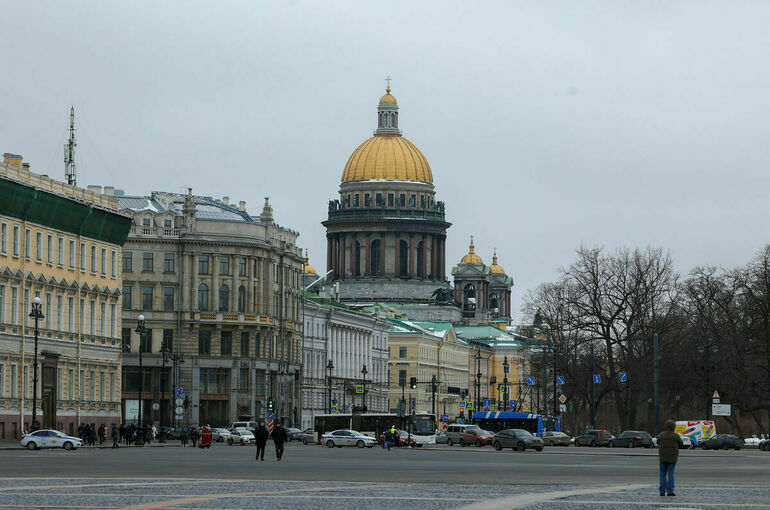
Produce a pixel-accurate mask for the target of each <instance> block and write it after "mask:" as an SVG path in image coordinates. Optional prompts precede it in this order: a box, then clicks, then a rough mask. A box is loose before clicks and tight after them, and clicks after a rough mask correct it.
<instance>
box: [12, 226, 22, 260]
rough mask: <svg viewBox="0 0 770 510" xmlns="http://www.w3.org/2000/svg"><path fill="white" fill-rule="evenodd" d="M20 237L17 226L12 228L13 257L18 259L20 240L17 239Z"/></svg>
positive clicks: (19, 228)
mask: <svg viewBox="0 0 770 510" xmlns="http://www.w3.org/2000/svg"><path fill="white" fill-rule="evenodd" d="M20 236H21V227H19V226H18V225H14V226H13V242H12V247H13V256H14V257H18V256H19V245H20V244H21V240H20V239H19V237H20Z"/></svg>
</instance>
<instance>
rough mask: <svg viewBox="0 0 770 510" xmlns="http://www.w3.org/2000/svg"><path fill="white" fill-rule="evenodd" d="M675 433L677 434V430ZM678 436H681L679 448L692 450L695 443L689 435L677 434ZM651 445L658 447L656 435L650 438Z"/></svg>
mask: <svg viewBox="0 0 770 510" xmlns="http://www.w3.org/2000/svg"><path fill="white" fill-rule="evenodd" d="M677 434H679V432H677ZM679 437H681V438H682V446H681V447H680V448H681V449H685V448H689V449H690V450H692V449H693V448H695V443H693V442H692V440H690V438H689V437H687V436H685V435H684V434H679ZM652 446H653V448H657V447H658V438H657V437H653V438H652Z"/></svg>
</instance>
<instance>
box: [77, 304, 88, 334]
mask: <svg viewBox="0 0 770 510" xmlns="http://www.w3.org/2000/svg"><path fill="white" fill-rule="evenodd" d="M79 310H80V324H79V331H80V332H81V333H85V327H86V300H85V299H81V300H80V308H79Z"/></svg>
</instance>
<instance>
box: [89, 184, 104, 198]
mask: <svg viewBox="0 0 770 510" xmlns="http://www.w3.org/2000/svg"><path fill="white" fill-rule="evenodd" d="M86 189H87V190H88V191H90V192H91V193H96V194H97V195H101V194H102V187H101V186H94V185H93V184H89V185H88V186H86Z"/></svg>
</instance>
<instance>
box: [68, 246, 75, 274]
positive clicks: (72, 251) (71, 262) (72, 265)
mask: <svg viewBox="0 0 770 510" xmlns="http://www.w3.org/2000/svg"><path fill="white" fill-rule="evenodd" d="M75 257H76V253H75V240H74V239H70V252H69V268H70V269H75Z"/></svg>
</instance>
